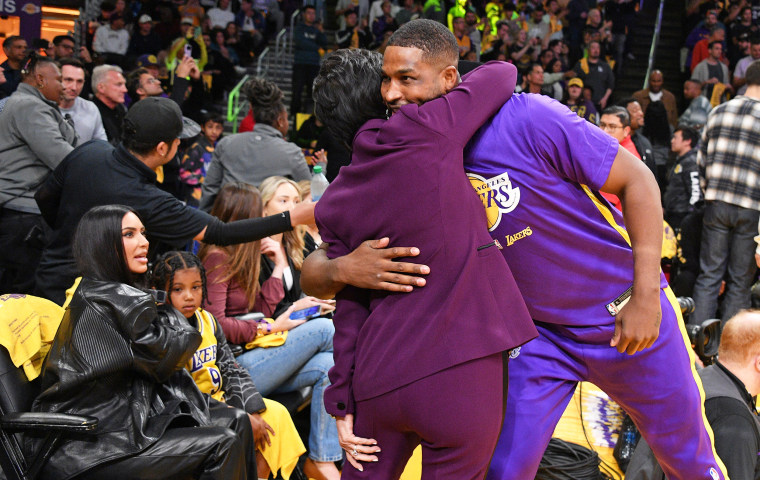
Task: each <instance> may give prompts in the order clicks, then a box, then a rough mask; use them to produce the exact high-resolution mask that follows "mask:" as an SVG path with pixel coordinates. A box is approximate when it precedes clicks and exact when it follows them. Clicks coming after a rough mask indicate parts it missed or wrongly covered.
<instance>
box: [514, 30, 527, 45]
mask: <svg viewBox="0 0 760 480" xmlns="http://www.w3.org/2000/svg"><path fill="white" fill-rule="evenodd" d="M527 39H528V32H526V31H525V30H520V31H518V32H517V43H520V44H523V43H525V40H527Z"/></svg>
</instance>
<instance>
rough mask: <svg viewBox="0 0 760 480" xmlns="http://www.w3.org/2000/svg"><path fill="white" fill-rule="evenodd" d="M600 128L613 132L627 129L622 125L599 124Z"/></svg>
mask: <svg viewBox="0 0 760 480" xmlns="http://www.w3.org/2000/svg"><path fill="white" fill-rule="evenodd" d="M599 128H601V129H602V130H612V131H615V130H617V129H618V128H625V127H623V126H622V125H611V124H609V123H600V124H599Z"/></svg>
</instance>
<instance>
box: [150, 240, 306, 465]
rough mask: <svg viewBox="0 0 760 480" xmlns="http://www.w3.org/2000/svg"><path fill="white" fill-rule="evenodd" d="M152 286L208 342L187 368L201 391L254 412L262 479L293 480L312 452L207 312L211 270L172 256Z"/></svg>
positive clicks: (159, 266)
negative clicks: (272, 476)
mask: <svg viewBox="0 0 760 480" xmlns="http://www.w3.org/2000/svg"><path fill="white" fill-rule="evenodd" d="M152 283H153V286H154V287H156V288H160V289H161V290H165V291H166V292H167V299H166V300H167V303H168V304H170V305H173V306H174V307H175V308H176V309H178V310H179V311H180V312H181V313H182V314H183V315H184V316H185V318H187V321H188V322H189V323H190V324H191V325H192V326H193V327H195V328H197V329H198V330H199V331H200V333H201V335H202V337H203V340H202V342H201V344H200V346H199V347H198V349H197V350H196V352H195V354H194V355H193V358H192V359H191V360H190V361H189V362H187V364H186V365H185V368H186V369H187V370H188V371H189V372H190V374H191V375H192V376H193V379H194V380H195V383H196V385H198V388H199V389H200V391H201V392H203V393H205V394H207V395H211V396H212V397H213V398H215V399H216V400H219V401H220V402H225V403H226V404H228V405H231V406H233V407H235V408H240V409H242V410H245V411H246V412H247V413H248V416H249V417H250V419H251V426H252V427H253V436H254V440H255V443H256V445H255V447H256V466H257V467H258V476H259V478H267V477H268V476H269V473H270V472H273V473H274V474H275V475H277V474H278V473H281V474H282V477H283V478H284V479H285V480H288V479H289V478H290V475H291V473H292V472H293V470H294V469H295V467H296V465H297V464H298V458H299V457H300V456H301V455H302V454H303V453H305V452H306V447H304V445H303V442H302V441H301V437H299V435H298V431H297V430H296V426H295V425H293V420H292V419H291V418H290V413H288V410H287V409H286V408H285V407H284V406H282V405H281V404H279V403H277V402H275V401H274V400H270V399H268V398H262V397H261V394H259V392H258V391H257V390H256V386H255V385H254V384H253V381H252V380H251V377H250V375H248V372H247V371H246V370H245V369H244V368H242V367H240V365H238V363H237V362H236V361H235V357H234V355H233V354H232V350H230V347H229V345H227V340H226V339H225V337H224V331H223V330H222V327H221V326H220V325H219V323H217V321H216V319H215V318H214V316H213V315H211V314H210V313H209V312H207V311H206V310H204V309H203V303H205V302H206V300H207V299H206V291H207V290H206V270H205V269H204V268H203V265H202V264H201V261H200V259H199V258H198V257H196V256H195V255H193V254H192V253H190V252H176V251H174V252H167V253H165V254H164V255H162V256H161V258H159V259H158V261H156V266H155V268H154V269H153V282H152ZM269 432H271V433H272V435H271V436H270V435H269Z"/></svg>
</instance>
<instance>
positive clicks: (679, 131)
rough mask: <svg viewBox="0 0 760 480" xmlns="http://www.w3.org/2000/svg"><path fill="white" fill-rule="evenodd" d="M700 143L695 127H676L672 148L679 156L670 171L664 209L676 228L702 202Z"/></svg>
mask: <svg viewBox="0 0 760 480" xmlns="http://www.w3.org/2000/svg"><path fill="white" fill-rule="evenodd" d="M698 143H699V133H697V131H696V130H694V129H693V128H691V127H678V128H676V131H675V133H674V134H673V139H672V140H671V141H670V146H671V149H672V151H673V153H675V154H676V155H677V157H676V161H675V164H674V165H673V168H671V170H670V172H669V173H668V178H667V181H668V186H667V188H666V189H665V195H664V197H663V208H664V210H665V221H666V222H668V224H669V225H670V226H671V227H673V228H674V229H678V228H679V227H680V226H681V221H682V220H683V219H684V217H685V216H686V215H688V214H689V213H690V212H693V211H694V209H695V207H696V206H697V204H698V203H699V202H701V201H702V189H701V187H700V186H699V170H698V168H697V144H698Z"/></svg>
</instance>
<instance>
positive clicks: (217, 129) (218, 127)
mask: <svg viewBox="0 0 760 480" xmlns="http://www.w3.org/2000/svg"><path fill="white" fill-rule="evenodd" d="M223 130H224V127H223V125H222V124H221V123H216V122H214V121H213V120H209V121H208V122H206V123H204V124H203V135H205V136H206V138H208V140H209V141H210V142H211V143H216V141H217V140H219V137H220V136H222V131H223Z"/></svg>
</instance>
